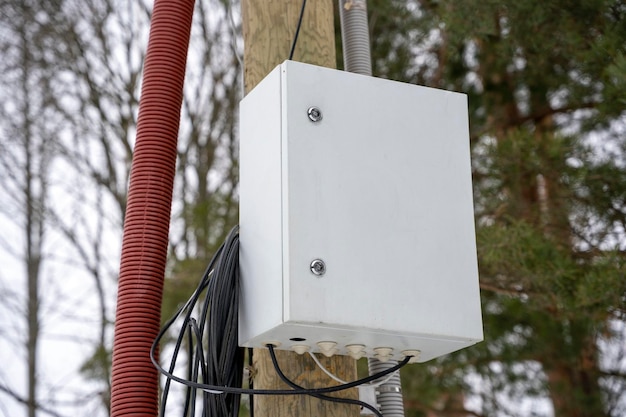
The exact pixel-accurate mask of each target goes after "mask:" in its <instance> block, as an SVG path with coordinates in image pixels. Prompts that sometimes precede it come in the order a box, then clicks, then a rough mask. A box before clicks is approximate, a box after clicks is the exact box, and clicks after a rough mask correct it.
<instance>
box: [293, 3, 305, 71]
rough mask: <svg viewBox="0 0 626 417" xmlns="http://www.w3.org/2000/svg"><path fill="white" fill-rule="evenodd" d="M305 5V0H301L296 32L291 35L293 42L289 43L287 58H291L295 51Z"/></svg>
mask: <svg viewBox="0 0 626 417" xmlns="http://www.w3.org/2000/svg"><path fill="white" fill-rule="evenodd" d="M305 7H306V0H302V7H301V8H300V17H299V18H298V26H296V33H295V34H294V35H293V42H292V43H291V51H289V60H290V61H291V60H292V59H293V53H294V52H295V51H296V43H297V42H298V35H299V34H300V27H301V26H302V19H303V17H304V8H305Z"/></svg>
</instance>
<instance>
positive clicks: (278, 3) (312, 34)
mask: <svg viewBox="0 0 626 417" xmlns="http://www.w3.org/2000/svg"><path fill="white" fill-rule="evenodd" d="M301 5H302V2H301V0H242V1H241V8H242V17H243V39H244V84H245V89H246V92H248V91H250V90H251V89H252V88H254V86H255V85H257V84H258V83H259V82H260V81H261V80H262V79H263V78H264V77H265V76H266V75H267V74H268V73H269V72H270V71H271V70H273V69H274V68H275V67H276V66H277V65H278V64H280V63H282V62H283V61H284V60H286V59H287V58H288V57H289V51H290V49H291V43H292V41H293V35H294V33H295V31H296V26H297V23H298V16H299V15H300V8H301ZM293 60H294V61H300V62H306V63H309V64H315V65H320V66H323V67H329V68H336V66H337V62H336V55H335V26H334V21H333V2H332V0H309V1H308V2H307V5H306V9H305V12H304V18H303V20H302V27H301V29H300V35H299V36H298V43H297V45H296V50H295V53H294V56H293Z"/></svg>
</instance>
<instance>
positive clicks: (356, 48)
mask: <svg viewBox="0 0 626 417" xmlns="http://www.w3.org/2000/svg"><path fill="white" fill-rule="evenodd" d="M339 19H340V21H341V43H342V46H343V66H344V69H345V70H346V71H349V72H354V73H357V74H363V75H372V56H371V49H370V34H369V23H368V20H367V1H366V0H339ZM381 140H383V139H382V138H381ZM367 364H368V367H369V373H370V375H373V374H375V373H376V372H380V371H384V370H386V369H389V368H391V367H393V366H395V365H397V364H398V362H397V361H387V362H382V361H380V360H378V359H376V358H368V361H367ZM376 400H377V402H378V404H380V412H381V413H382V414H383V416H385V417H404V405H403V401H402V388H401V384H400V374H399V373H398V372H396V373H395V374H394V375H393V377H391V379H390V380H389V381H387V382H386V383H385V384H383V385H381V386H380V387H378V388H377V391H376Z"/></svg>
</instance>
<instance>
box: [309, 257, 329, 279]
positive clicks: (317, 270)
mask: <svg viewBox="0 0 626 417" xmlns="http://www.w3.org/2000/svg"><path fill="white" fill-rule="evenodd" d="M311 272H313V274H315V275H317V276H322V275H324V274H325V273H326V264H325V263H324V261H322V260H321V259H315V260H314V261H312V262H311Z"/></svg>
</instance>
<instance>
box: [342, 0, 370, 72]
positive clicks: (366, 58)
mask: <svg viewBox="0 0 626 417" xmlns="http://www.w3.org/2000/svg"><path fill="white" fill-rule="evenodd" d="M339 19H340V21H341V43H342V45H343V67H344V69H345V70H346V71H348V72H355V73H357V74H363V75H372V56H371V52H370V33H369V25H368V22H367V2H366V0H339Z"/></svg>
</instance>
